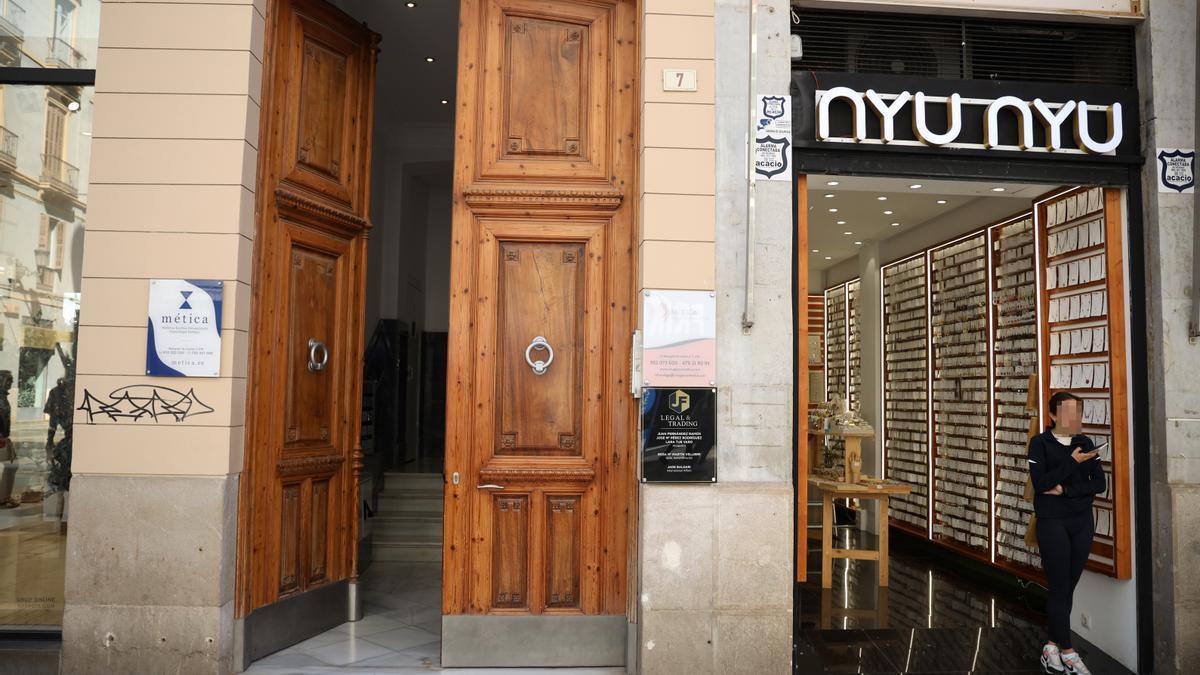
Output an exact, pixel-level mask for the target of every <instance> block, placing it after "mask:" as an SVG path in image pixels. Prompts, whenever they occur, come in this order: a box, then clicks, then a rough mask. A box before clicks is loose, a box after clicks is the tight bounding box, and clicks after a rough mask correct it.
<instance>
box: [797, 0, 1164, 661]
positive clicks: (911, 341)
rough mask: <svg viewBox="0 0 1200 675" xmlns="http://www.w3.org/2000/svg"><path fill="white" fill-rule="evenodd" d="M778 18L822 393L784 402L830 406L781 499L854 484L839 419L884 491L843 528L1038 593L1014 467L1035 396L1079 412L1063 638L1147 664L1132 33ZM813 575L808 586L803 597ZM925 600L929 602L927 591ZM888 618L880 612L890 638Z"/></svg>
mask: <svg viewBox="0 0 1200 675" xmlns="http://www.w3.org/2000/svg"><path fill="white" fill-rule="evenodd" d="M798 18H799V23H798V25H797V27H796V29H795V30H796V31H797V34H798V35H800V36H801V38H802V40H803V43H804V56H803V57H802V58H799V59H797V60H796V66H797V67H796V68H795V71H794V75H793V82H794V85H793V96H794V98H793V105H794V115H795V118H796V120H797V121H798V122H797V124H796V131H795V134H794V143H795V147H796V163H797V167H798V170H800V171H802V172H804V173H805V174H809V175H807V176H806V178H804V179H801V180H800V181H799V183H798V188H797V189H798V190H800V191H803V192H804V196H803V197H802V198H801V199H800V200H799V204H801V205H803V207H804V208H802V209H801V210H800V211H799V218H800V224H799V227H801V228H803V229H805V230H806V231H807V241H808V244H809V245H810V249H811V253H810V254H809V255H808V256H807V259H806V260H805V257H803V256H802V257H801V260H802V261H804V262H806V263H807V265H802V267H801V271H802V274H804V276H806V277H807V281H808V283H809V284H810V288H809V289H808V293H810V295H809V296H808V297H809V298H811V300H810V302H809V303H808V306H809V307H812V308H815V309H816V310H817V311H818V312H820V316H819V318H817V319H816V320H815V321H814V320H812V319H810V320H809V321H806V322H805V325H804V326H803V330H798V331H797V332H798V334H801V335H802V336H803V337H805V339H806V342H805V345H804V346H805V349H804V350H803V352H802V353H804V354H805V360H806V361H807V362H808V363H810V364H814V366H815V367H814V368H813V370H814V371H816V373H817V377H815V378H814V377H809V378H805V380H804V381H805V383H806V386H807V387H811V388H812V391H809V392H808V400H809V401H812V402H814V403H820V402H829V403H828V404H826V405H823V406H820V407H818V408H813V409H811V411H810V420H811V421H810V433H809V434H808V435H807V439H806V440H807V441H808V442H809V443H811V444H812V445H813V446H815V447H810V448H807V449H806V452H807V456H806V457H805V460H806V461H805V463H806V464H807V465H808V466H807V467H805V469H806V471H805V469H802V470H801V476H802V478H801V482H799V483H798V484H797V488H798V489H797V492H798V495H803V493H804V489H805V488H806V487H807V486H806V485H805V484H804V483H805V482H806V481H804V480H803V477H804V475H805V473H807V474H808V476H811V477H822V476H825V477H832V476H840V475H841V474H842V470H843V465H844V464H846V463H848V462H851V461H852V460H851V459H850V458H849V457H848V456H847V455H846V447H847V443H848V437H847V438H843V436H845V435H844V434H839V433H837V432H836V430H835V431H833V432H832V433H822V430H824V431H826V432H829V430H830V428H831V422H827V421H826V420H827V419H829V418H831V417H833V416H834V415H836V414H838V413H843V411H844V410H845V409H846V408H847V407H848V408H849V409H850V410H851V411H852V412H853V413H857V414H856V415H851V416H850V417H851V418H857V419H853V420H852V423H860V424H861V423H865V424H866V426H864V427H861V428H862V429H864V432H863V434H864V435H866V436H867V437H866V438H864V439H863V440H862V448H863V449H862V458H861V467H862V472H863V473H864V474H866V475H872V476H880V477H886V478H888V479H891V480H893V481H897V482H898V483H899V484H901V485H903V486H904V489H903V490H902V491H901V492H899V493H898V494H894V495H892V497H891V499H890V500H889V501H890V504H889V507H890V508H889V509H888V511H887V512H886V516H885V515H881V514H882V513H884V512H881V511H880V510H878V509H877V508H876V507H875V504H876V502H877V501H878V500H854V501H850V502H847V504H848V506H849V508H846V509H843V508H841V507H838V508H839V513H838V514H837V515H838V516H841V517H842V520H848V521H850V522H854V521H856V520H857V525H858V528H857V529H865V530H867V531H875V532H879V533H880V536H882V532H883V530H884V529H885V528H886V529H890V530H891V532H892V535H893V536H892V539H893V540H896V539H901V540H909V539H912V540H919V541H921V542H925V543H932V544H933V545H935V546H936V547H937V548H936V549H935V550H940V551H942V552H943V554H944V555H949V556H954V557H956V558H963V559H969V560H971V561H973V562H974V563H978V565H980V566H981V567H986V568H991V569H995V570H998V571H1000V572H1001V574H1002V578H1003V577H1007V578H1009V579H1020V580H1021V581H1022V582H1023V583H1033V584H1035V585H1037V584H1041V585H1044V584H1045V580H1044V578H1043V576H1042V572H1041V568H1040V557H1039V553H1038V550H1037V548H1036V545H1035V544H1033V543H1032V542H1027V541H1026V537H1025V533H1026V530H1027V525H1028V522H1029V516H1030V514H1031V512H1032V504H1031V502H1030V501H1029V499H1028V498H1027V496H1026V494H1025V483H1026V479H1027V474H1028V471H1027V465H1026V461H1025V455H1026V446H1027V443H1028V439H1029V437H1030V436H1031V435H1033V434H1036V433H1040V432H1041V430H1042V429H1044V428H1045V426H1046V425H1047V424H1048V423H1049V417H1048V408H1047V405H1048V401H1049V399H1050V396H1051V395H1052V394H1054V393H1056V392H1059V391H1070V392H1075V393H1078V394H1079V395H1080V396H1082V397H1084V420H1083V422H1084V433H1087V434H1088V435H1090V436H1091V437H1093V438H1096V439H1097V441H1096V442H1097V445H1098V446H1099V445H1102V444H1104V443H1106V442H1107V443H1109V445H1108V446H1107V447H1106V448H1105V453H1104V457H1103V458H1102V459H1103V462H1104V466H1105V471H1106V473H1107V475H1108V477H1109V482H1108V489H1107V491H1106V492H1105V493H1104V494H1102V495H1100V496H1099V498H1098V500H1097V502H1096V506H1095V509H1094V510H1095V513H1094V520H1095V523H1096V538H1095V543H1094V546H1093V548H1092V555H1091V558H1090V560H1089V562H1088V564H1087V570H1088V571H1087V572H1085V575H1084V578H1083V580H1082V582H1081V586H1080V590H1079V591H1078V592H1077V596H1076V598H1077V600H1076V608H1075V613H1074V614H1073V615H1072V620H1073V622H1074V623H1073V625H1074V626H1075V628H1076V630H1077V631H1079V632H1080V634H1081V635H1083V636H1084V637H1085V638H1086V639H1089V640H1091V641H1092V642H1093V643H1094V644H1095V645H1096V646H1097V647H1098V648H1099V649H1102V650H1105V651H1107V652H1108V653H1109V654H1111V655H1113V656H1115V657H1116V658H1117V660H1119V661H1120V662H1122V663H1123V664H1124V665H1125V666H1126V667H1128V668H1130V669H1135V668H1136V667H1137V665H1138V663H1141V662H1142V661H1141V659H1143V658H1146V655H1147V653H1148V650H1149V646H1148V644H1147V643H1146V641H1145V635H1142V636H1141V638H1140V639H1139V625H1145V623H1146V621H1144V619H1145V617H1147V616H1148V612H1149V607H1148V605H1147V604H1146V596H1145V593H1146V591H1147V590H1148V588H1149V585H1148V580H1147V579H1146V578H1145V576H1144V575H1145V573H1144V572H1141V573H1139V571H1138V570H1139V563H1140V565H1141V567H1140V569H1142V570H1144V569H1146V561H1147V560H1148V554H1149V542H1148V540H1147V538H1146V537H1145V536H1144V535H1143V536H1141V537H1139V535H1138V532H1139V523H1142V526H1141V527H1142V528H1143V529H1144V527H1145V525H1144V523H1145V522H1146V521H1145V520H1143V518H1145V516H1146V511H1147V510H1148V509H1149V493H1148V475H1147V473H1148V470H1149V469H1148V467H1149V455H1148V444H1147V434H1148V429H1147V428H1146V426H1145V424H1139V423H1138V422H1137V420H1139V419H1141V420H1144V419H1145V416H1146V406H1147V405H1148V403H1147V401H1146V399H1145V391H1146V382H1145V379H1144V373H1145V362H1144V354H1145V351H1144V337H1143V336H1142V335H1140V334H1139V332H1138V331H1137V330H1136V327H1137V326H1140V325H1143V322H1144V317H1143V316H1142V315H1141V311H1142V310H1141V309H1140V308H1139V305H1140V303H1138V302H1137V301H1136V298H1139V297H1141V296H1142V294H1143V293H1144V281H1143V279H1144V276H1143V275H1144V271H1143V268H1142V261H1141V259H1140V257H1139V256H1137V255H1135V253H1136V252H1137V251H1140V250H1141V248H1142V245H1143V244H1142V228H1141V219H1140V214H1141V203H1142V198H1141V175H1140V172H1141V164H1142V152H1141V149H1140V147H1139V134H1138V132H1137V130H1138V129H1139V128H1140V123H1139V97H1138V91H1137V89H1136V80H1135V65H1134V33H1133V29H1132V28H1131V27H1127V26H1126V27H1121V26H1116V27H1113V26H1107V27H1099V26H1094V25H1070V26H1068V25H1061V24H1060V25H1055V24H1048V23H1029V22H1012V21H1003V20H995V19H987V18H970V17H966V18H956V17H896V16H883V15H872V14H859V13H841V12H821V11H801V12H799V17H798ZM1068 34H1069V35H1070V36H1071V40H1064V36H1066V35H1068ZM912 36H919V38H917V39H915V40H914V39H911V38H912ZM1001 40H1002V41H1003V43H1004V49H1003V50H1000V41H1001ZM950 47H953V48H952V49H951V48H950ZM1051 54H1053V55H1054V56H1053V57H1052V58H1051V57H1050V55H1051ZM810 325H812V326H813V327H814V328H815V330H814V333H815V334H814V336H813V337H812V338H811V339H809V338H808V337H807V335H805V333H807V332H808V328H809V326H810ZM818 331H819V332H818ZM808 345H812V349H813V350H814V351H815V354H814V355H813V356H814V357H815V358H808V354H807V351H808V349H807V348H808ZM1139 411H1140V412H1139ZM837 424H838V423H837V422H832V427H833V428H835V429H836V428H837ZM814 492H815V493H816V495H817V497H814V495H809V496H808V497H807V498H805V497H804V496H798V513H799V514H801V517H800V520H801V522H804V521H805V520H806V516H804V515H803V514H805V512H806V511H807V508H806V505H812V507H811V508H812V510H814V511H816V513H815V514H814V516H815V520H814V519H813V518H812V517H808V518H807V520H808V521H809V522H814V523H817V525H816V526H815V527H817V532H820V525H819V524H820V523H821V520H820V518H821V514H820V509H821V508H823V507H822V501H821V499H820V498H819V495H820V491H819V490H814ZM825 503H826V504H828V502H825ZM885 503H887V502H885ZM856 512H857V513H856ZM876 528H878V529H876ZM851 530H852V531H854V530H855V528H853V527H852V528H851ZM813 546H814V547H815V548H816V549H817V550H819V549H820V547H821V546H820V542H819V541H815V540H814V542H813ZM885 551H886V549H885ZM885 555H886V553H885ZM807 559H808V556H807V555H806V556H804V557H802V558H800V559H799V561H800V565H799V566H798V567H799V577H800V578H801V579H803V578H804V577H805V574H806V570H805V569H804V568H805V564H804V562H805V560H807ZM817 560H819V558H817ZM831 562H833V561H830V560H829V559H828V558H826V561H825V564H826V566H828V565H829V564H830V563H831ZM839 565H841V566H846V567H854V564H852V563H846V562H841V561H839V562H838V563H835V564H834V566H833V569H834V570H839V569H841V566H839ZM822 572H824V573H825V574H829V571H828V570H827V569H822V568H817V569H812V570H807V573H808V574H809V575H813V576H810V577H809V578H810V579H815V575H820V574H821V573H822ZM839 579H840V577H839ZM856 580H858V581H866V582H869V581H870V579H863V578H862V575H861V574H856ZM822 582H823V584H822V585H824V586H825V587H826V588H828V587H829V584H828V577H825V578H823V579H822ZM879 583H880V586H883V585H884V584H885V581H882V580H881V581H880V582H879ZM1014 585H1015V584H1014ZM928 586H929V587H928V589H927V590H928V593H929V594H930V597H933V592H934V584H933V577H932V576H931V577H930V581H929V584H928ZM898 587H899V588H900V589H904V588H908V589H909V591H910V592H911V591H912V590H914V588H913V586H911V585H909V586H904V585H899V584H898ZM915 590H920V589H915ZM884 592H885V594H886V589H884ZM845 593H846V594H847V598H849V597H850V596H853V595H855V594H854V593H853V591H852V590H851V589H847V590H846V592H845ZM835 595H836V593H835ZM902 595H903V590H901V593H900V595H898V594H897V586H893V588H892V592H891V599H890V602H891V604H892V612H891V614H892V615H893V616H895V615H896V613H897V612H902V611H903V610H901V609H898V608H897V604H898V603H899V604H903V603H904V602H905V599H904V598H903V597H901V596H902ZM812 597H817V596H812ZM917 600H918V602H916V604H918V605H922V604H924V600H923V599H921V598H918V599H917ZM834 601H835V602H836V603H838V604H840V603H842V600H841V599H840V598H836V597H835V598H834ZM848 606H849V605H848ZM843 609H845V608H843ZM802 611H803V610H802ZM932 612H933V608H932V607H931V608H930V613H931V616H932ZM997 613H998V612H997V610H996V607H995V605H994V604H993V606H992V608H991V612H990V616H987V615H986V614H985V615H981V617H975V618H972V617H971V616H970V614H971V612H970V611H965V613H964V614H962V615H961V618H960V620H961V621H962V622H963V624H964V625H972V623H973V622H981V625H982V626H984V627H992V628H995V627H997V625H1003V624H1004V623H1005V618H1006V617H1004V616H1001V617H1000V619H997ZM868 614H869V613H868ZM888 614H889V612H888V610H887V607H886V605H884V608H883V610H882V612H881V613H879V614H877V616H876V617H875V618H876V619H881V620H882V621H884V622H885V625H886V621H887V615H888ZM951 614H952V613H951ZM860 616H861V615H860ZM944 616H946V615H944ZM1139 617H1141V619H1142V620H1140V619H1139ZM825 618H827V617H824V616H822V619H825ZM930 621H932V619H930ZM1014 621H1016V620H1014ZM1016 622H1017V623H1021V622H1019V621H1016ZM855 625H856V626H858V627H864V625H863V624H862V623H861V622H859V623H856V624H855ZM866 627H870V626H866ZM875 627H878V626H875ZM1037 648H1038V645H1036V644H1034V645H1031V648H1030V649H1031V650H1036V649H1037ZM993 665H995V666H999V665H1000V662H996V663H993Z"/></svg>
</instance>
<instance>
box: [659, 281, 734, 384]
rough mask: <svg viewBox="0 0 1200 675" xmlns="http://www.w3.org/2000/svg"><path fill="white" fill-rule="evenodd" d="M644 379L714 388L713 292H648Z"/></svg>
mask: <svg viewBox="0 0 1200 675" xmlns="http://www.w3.org/2000/svg"><path fill="white" fill-rule="evenodd" d="M642 324H643V326H644V329H643V335H642V378H643V384H644V385H645V386H648V387H711V386H713V385H714V383H715V381H716V378H717V369H716V353H717V299H716V297H715V294H714V293H713V292H712V291H646V292H645V294H644V295H643V296H642Z"/></svg>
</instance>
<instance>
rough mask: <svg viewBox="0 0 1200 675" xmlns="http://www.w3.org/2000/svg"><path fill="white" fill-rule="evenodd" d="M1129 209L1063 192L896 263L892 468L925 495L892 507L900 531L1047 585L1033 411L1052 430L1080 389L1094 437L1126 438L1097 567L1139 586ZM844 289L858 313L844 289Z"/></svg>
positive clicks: (889, 345)
mask: <svg viewBox="0 0 1200 675" xmlns="http://www.w3.org/2000/svg"><path fill="white" fill-rule="evenodd" d="M1121 206H1122V205H1121V193H1120V190H1116V189H1103V188H1082V187H1081V188H1072V189H1063V190H1059V191H1056V193H1054V194H1053V195H1049V196H1047V197H1046V198H1043V199H1041V200H1038V201H1037V202H1036V204H1035V207H1034V209H1033V210H1032V211H1029V212H1025V213H1019V214H1015V215H1014V216H1013V217H1010V218H1007V219H1005V220H1003V221H1001V222H999V223H996V224H993V225H990V226H988V227H984V228H981V229H980V230H978V231H975V232H972V233H970V234H968V235H966V236H964V237H961V238H959V239H956V240H954V241H951V242H948V243H945V244H941V245H939V246H936V247H933V248H931V249H928V250H925V251H921V252H919V253H917V254H915V255H911V256H909V257H907V258H904V259H901V260H897V261H895V262H893V263H889V264H887V265H884V266H883V267H882V269H881V273H880V275H881V276H880V286H881V289H880V290H881V293H882V301H883V336H882V339H883V361H884V363H883V380H884V381H883V409H884V419H883V421H882V426H883V429H882V431H881V436H882V438H883V447H884V466H885V472H886V475H887V477H889V478H893V479H896V480H901V481H904V482H906V483H909V484H910V485H912V486H913V493H912V494H911V495H909V496H908V497H907V499H899V498H897V499H894V500H893V504H894V506H893V513H892V520H891V523H892V525H893V526H895V527H897V528H900V529H904V530H906V531H909V532H911V533H913V534H915V535H917V536H922V537H928V538H930V539H932V540H933V541H934V542H937V543H939V544H941V545H943V546H945V547H946V548H949V549H951V550H954V551H956V552H958V553H961V554H964V555H967V556H970V557H972V558H976V559H978V560H981V561H985V562H989V563H991V564H993V565H996V566H997V567H1001V568H1004V569H1006V570H1008V571H1011V572H1012V573H1014V574H1017V575H1019V576H1022V577H1025V578H1029V579H1038V578H1040V577H1041V572H1040V570H1039V569H1038V567H1039V559H1038V555H1037V551H1036V550H1034V549H1031V548H1029V547H1028V546H1027V545H1026V544H1025V541H1024V534H1025V530H1026V527H1027V525H1028V522H1029V515H1030V512H1031V511H1032V505H1031V504H1030V503H1029V502H1028V500H1026V499H1025V496H1024V493H1025V483H1026V480H1027V478H1028V465H1027V463H1026V460H1025V457H1026V454H1027V447H1028V437H1029V433H1030V431H1031V424H1032V426H1033V427H1034V430H1036V428H1037V426H1038V424H1037V422H1038V421H1037V420H1036V419H1034V420H1033V421H1032V422H1031V419H1030V415H1031V413H1030V410H1029V408H1028V405H1029V404H1030V402H1033V404H1034V405H1035V406H1038V407H1039V408H1040V411H1041V422H1043V423H1045V422H1048V421H1049V417H1048V410H1047V405H1048V401H1049V399H1050V396H1051V395H1052V394H1054V393H1055V392H1057V391H1070V392H1072V393H1075V394H1077V395H1079V396H1080V397H1082V398H1084V399H1085V405H1084V433H1086V434H1087V435H1088V436H1090V437H1091V438H1093V439H1094V440H1095V441H1096V443H1097V445H1100V444H1102V443H1104V442H1105V441H1109V440H1111V445H1110V446H1109V447H1110V448H1111V452H1110V453H1107V454H1105V455H1103V456H1102V459H1103V460H1104V467H1105V470H1106V472H1107V475H1108V478H1109V481H1108V482H1109V489H1108V492H1107V493H1106V494H1104V495H1101V496H1099V497H1098V498H1097V500H1096V506H1095V516H1096V540H1095V544H1094V546H1093V550H1092V556H1091V559H1090V560H1089V562H1088V568H1089V569H1091V570H1093V571H1096V572H1100V573H1103V574H1108V575H1110V576H1114V577H1117V578H1121V579H1127V578H1130V576H1131V574H1132V569H1131V559H1130V556H1131V541H1130V527H1131V526H1130V516H1131V513H1130V495H1129V489H1130V486H1129V479H1130V476H1129V447H1128V438H1129V416H1128V406H1129V401H1128V373H1127V370H1126V369H1127V358H1126V326H1125V319H1124V317H1125V293H1124V290H1125V289H1124V286H1123V281H1124V264H1123V256H1124V253H1123V250H1122V244H1121V241H1122V231H1123V227H1124V226H1123V224H1122V216H1121ZM837 289H840V290H837ZM831 290H836V293H837V294H838V295H837V296H836V297H835V298H834V303H836V302H838V301H840V302H842V303H843V304H845V305H848V304H849V303H848V298H847V296H846V293H847V290H846V288H845V287H844V286H843V287H836V288H835V289H831ZM830 298H831V295H830V293H829V292H826V295H825V300H826V303H825V304H826V310H827V316H828V310H829V307H830V306H831V301H830ZM848 314H849V312H848V311H847V315H848ZM832 348H833V346H832V345H830V351H832ZM846 356H847V354H845V353H843V354H842V355H839V357H838V358H841V359H843V360H845V359H846ZM833 361H834V359H833V358H832V357H830V358H828V359H827V361H826V363H827V364H828V363H831V362H833ZM1031 377H1032V378H1033V379H1032V380H1031ZM850 378H851V376H850V375H849V374H847V376H846V377H845V378H844V379H842V380H839V386H843V385H842V384H841V383H843V382H844V383H845V386H848V384H849V382H850ZM1031 381H1033V382H1037V383H1038V385H1037V386H1036V387H1035V391H1033V392H1030V382H1031ZM1034 415H1035V417H1036V413H1034Z"/></svg>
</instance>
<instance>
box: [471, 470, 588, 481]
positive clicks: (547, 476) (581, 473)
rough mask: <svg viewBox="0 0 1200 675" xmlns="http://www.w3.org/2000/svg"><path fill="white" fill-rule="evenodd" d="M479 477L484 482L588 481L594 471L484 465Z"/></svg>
mask: <svg viewBox="0 0 1200 675" xmlns="http://www.w3.org/2000/svg"><path fill="white" fill-rule="evenodd" d="M479 479H480V480H481V481H483V482H485V483H503V482H505V481H510V482H511V481H543V480H545V481H558V482H564V483H590V482H592V481H593V480H595V479H596V472H595V471H594V470H592V469H590V468H587V467H579V468H571V467H547V468H535V467H528V468H526V467H521V468H516V467H514V468H509V467H498V466H485V467H483V468H482V469H480V470H479Z"/></svg>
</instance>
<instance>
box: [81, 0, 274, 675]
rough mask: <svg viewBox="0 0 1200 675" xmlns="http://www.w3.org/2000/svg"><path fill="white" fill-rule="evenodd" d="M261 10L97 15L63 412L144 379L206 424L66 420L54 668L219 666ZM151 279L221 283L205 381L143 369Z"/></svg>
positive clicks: (222, 0) (236, 455) (237, 428)
mask: <svg viewBox="0 0 1200 675" xmlns="http://www.w3.org/2000/svg"><path fill="white" fill-rule="evenodd" d="M265 4H266V3H265V0H207V1H206V2H179V1H175V2H172V1H159V2H105V3H104V5H103V9H102V12H101V25H100V48H99V56H98V60H97V80H96V117H95V128H94V134H95V135H94V141H93V149H92V164H91V172H90V173H91V183H90V186H89V193H90V198H89V207H88V214H87V217H88V225H87V235H86V246H85V249H84V261H83V276H84V280H83V287H82V298H83V299H82V307H81V311H80V333H79V363H78V380H77V384H76V399H77V401H76V405H77V406H78V405H79V403H80V402H81V401H82V400H83V397H84V395H85V391H86V392H88V393H90V394H91V395H92V396H94V397H98V398H101V399H102V400H103V399H104V398H105V397H106V396H107V394H108V393H109V392H111V391H112V390H114V389H116V388H117V387H121V386H126V385H134V384H151V385H159V386H163V387H169V388H172V389H177V390H181V391H184V392H186V391H188V390H189V389H194V390H195V394H196V395H197V396H198V397H199V398H200V399H201V400H202V401H203V402H204V403H205V404H207V405H208V406H211V407H212V408H214V412H213V413H211V414H206V415H199V416H194V417H189V418H188V419H186V420H183V421H175V420H174V419H172V418H170V417H160V418H159V419H158V420H157V422H156V421H155V420H153V419H150V418H143V419H140V420H133V419H117V420H110V419H107V418H104V417H103V416H96V417H94V418H93V419H91V420H89V419H88V417H87V416H86V415H85V414H84V413H82V412H77V413H76V417H75V441H74V458H73V469H74V474H75V477H74V480H73V483H72V490H71V493H72V494H71V503H70V508H71V511H72V516H73V517H72V521H71V522H72V524H71V528H70V532H69V535H68V545H67V546H68V552H67V555H68V564H67V588H66V594H67V608H66V615H65V617H64V627H63V631H64V652H63V658H64V672H72V673H84V672H96V671H101V670H102V671H104V672H189V673H200V672H227V671H229V670H230V669H231V668H232V659H231V656H232V652H233V644H232V642H233V640H232V635H233V630H232V623H233V619H232V601H233V579H234V575H233V570H234V542H235V540H236V505H237V474H238V473H239V472H240V470H241V465H242V453H243V448H242V445H243V425H244V423H245V397H246V364H247V343H248V340H247V333H248V329H249V318H250V282H251V271H252V265H251V261H252V251H253V235H254V187H255V173H256V164H257V160H258V151H257V148H258V117H259V101H258V99H259V94H260V91H261V88H262V84H261V83H262V59H263V26H264V14H263V13H264V11H265ZM154 278H167V279H175V278H191V279H220V280H223V281H224V282H225V304H224V308H223V316H222V319H221V322H222V331H221V355H222V359H221V375H220V377H217V378H188V379H186V380H183V379H182V378H180V379H176V378H151V377H147V376H146V374H145V350H146V309H147V294H148V288H149V280H150V279H154ZM106 523H107V524H108V525H106Z"/></svg>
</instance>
